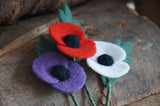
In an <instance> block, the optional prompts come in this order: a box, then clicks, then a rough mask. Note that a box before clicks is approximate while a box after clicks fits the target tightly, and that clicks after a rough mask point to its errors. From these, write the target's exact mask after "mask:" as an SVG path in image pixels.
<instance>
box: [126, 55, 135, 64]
mask: <svg viewBox="0 0 160 106" xmlns="http://www.w3.org/2000/svg"><path fill="white" fill-rule="evenodd" d="M132 60H133V59H132V58H131V57H129V56H127V57H126V59H125V60H124V62H126V63H128V64H131V63H132Z"/></svg>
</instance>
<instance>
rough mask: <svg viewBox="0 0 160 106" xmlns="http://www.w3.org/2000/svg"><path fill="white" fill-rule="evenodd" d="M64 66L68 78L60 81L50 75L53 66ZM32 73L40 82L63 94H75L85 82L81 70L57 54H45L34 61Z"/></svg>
mask: <svg viewBox="0 0 160 106" xmlns="http://www.w3.org/2000/svg"><path fill="white" fill-rule="evenodd" d="M57 65H61V66H64V67H65V68H66V69H67V70H69V72H70V78H69V79H68V80H66V81H60V80H58V79H57V78H55V77H53V76H52V75H51V71H52V68H53V67H54V66H57ZM32 69H33V72H34V73H35V74H36V76H37V77H39V78H40V79H41V80H43V81H45V82H47V83H48V84H51V86H52V87H53V88H55V89H57V90H58V91H60V92H63V93H67V94H70V93H75V92H77V91H78V90H80V89H81V88H82V87H83V86H84V84H85V81H86V73H85V72H84V70H83V68H82V67H81V66H80V65H78V64H77V63H75V62H72V61H68V60H66V59H65V58H64V57H63V56H62V55H60V54H59V53H57V52H46V53H45V54H42V55H41V56H39V57H38V58H37V59H35V60H34V62H33V65H32Z"/></svg>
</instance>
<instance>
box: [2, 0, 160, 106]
mask: <svg viewBox="0 0 160 106" xmlns="http://www.w3.org/2000/svg"><path fill="white" fill-rule="evenodd" d="M47 17H50V18H49V19H51V17H53V20H50V21H49V22H47V23H44V24H42V23H43V21H42V20H44V19H42V18H41V19H42V20H41V19H39V20H40V21H42V23H41V25H39V26H37V27H35V28H34V29H33V30H31V29H30V32H28V31H27V33H26V32H25V31H24V34H23V35H22V36H20V35H19V33H22V32H21V29H20V31H18V30H17V31H16V32H14V35H16V34H17V35H19V36H20V37H19V38H17V39H14V38H8V40H10V39H12V40H14V41H13V42H10V43H9V44H8V45H6V44H4V43H5V42H4V43H3V42H2V45H6V46H5V47H2V49H1V50H0V54H1V55H0V60H1V62H0V105H2V106H6V105H9V106H13V105H15V106H16V105H19V106H21V105H26V106H28V105H31V106H33V105H36V106H43V105H47V106H53V105H56V106H60V105H64V104H65V105H66V106H69V105H71V106H73V105H74V104H73V102H72V99H71V97H69V96H67V95H65V94H62V93H59V92H58V91H56V90H54V89H52V88H51V87H50V86H49V85H48V84H46V83H44V82H42V81H41V80H39V79H38V78H37V77H36V76H35V75H34V74H33V73H32V69H31V66H32V61H33V60H34V59H35V58H36V57H37V54H36V51H35V48H34V47H35V45H36V44H37V43H38V36H39V35H40V34H41V33H47V30H46V29H48V26H49V25H50V24H53V23H54V22H55V20H56V17H55V16H53V15H51V16H47ZM75 18H76V19H78V20H79V21H80V22H81V24H82V25H83V26H84V27H85V28H86V29H87V30H86V32H87V33H88V35H89V37H90V38H92V39H94V40H104V41H109V42H113V41H114V40H116V39H117V38H119V39H121V40H122V41H132V43H133V52H132V53H131V57H132V58H133V63H132V65H131V70H130V72H129V73H128V74H127V75H125V76H123V77H122V78H120V79H119V80H118V81H117V83H116V84H115V85H113V87H112V96H111V97H112V102H114V103H113V104H115V105H116V106H122V105H126V104H129V103H131V102H134V101H136V100H139V99H142V98H144V97H147V96H149V95H151V94H156V93H159V92H160V84H159V83H160V70H159V69H160V66H159V59H160V54H159V52H160V48H159V46H158V45H159V44H160V37H159V35H160V30H159V29H158V27H157V26H155V25H154V24H153V23H151V22H150V21H149V20H148V19H145V18H143V17H140V16H136V15H135V14H133V13H132V12H131V11H129V10H128V9H127V8H126V7H125V5H124V4H121V3H119V2H117V1H114V0H111V1H109V0H98V1H94V2H92V3H91V4H90V6H89V7H88V8H87V9H86V10H85V11H84V12H83V13H81V14H78V15H77V16H75ZM29 22H30V21H28V23H27V22H26V24H25V25H26V26H27V25H28V24H30V23H29ZM31 22H32V24H34V23H36V22H34V21H33V20H32V21H31ZM25 25H24V26H25ZM36 25H37V24H36ZM20 26H21V25H20ZM20 26H18V28H21V27H22V26H21V27H20ZM12 27H14V26H12ZM5 28H6V29H7V27H5ZM5 28H4V29H5ZM18 28H17V29H18ZM2 29H3V28H2ZM10 29H11V27H10ZM27 30H29V29H27ZM11 31H13V30H12V29H11ZM1 32H2V31H1ZM4 33H5V34H6V36H8V37H9V34H10V33H9V32H8V35H7V32H4ZM45 36H46V37H49V36H48V34H45ZM6 41H7V40H6ZM0 44H1V43H0ZM5 48H7V49H5ZM80 64H81V65H82V66H83V67H84V69H85V71H86V73H87V84H88V86H89V89H90V91H91V93H92V95H93V99H94V100H95V102H96V104H97V106H101V105H103V101H102V100H103V99H102V98H104V97H105V96H106V88H105V87H104V86H103V85H102V82H101V80H100V78H99V75H98V74H96V73H95V72H93V71H92V70H91V69H90V68H89V67H87V65H86V64H85V61H82V62H81V63H80ZM75 95H76V97H77V99H78V101H79V103H80V105H81V106H88V105H90V102H89V100H88V97H87V95H86V92H85V91H84V90H83V89H82V90H80V91H79V92H77V93H76V94H75ZM130 105H132V104H130ZM132 106H133V105H132ZM153 106H154V105H153Z"/></svg>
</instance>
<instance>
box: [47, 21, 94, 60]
mask: <svg viewBox="0 0 160 106" xmlns="http://www.w3.org/2000/svg"><path fill="white" fill-rule="evenodd" d="M49 32H50V34H51V37H52V38H53V39H54V40H55V41H56V42H57V47H58V49H59V50H60V51H61V52H63V53H64V54H66V55H68V56H70V57H74V58H79V59H84V58H88V57H92V56H94V54H95V53H96V46H95V43H94V41H93V40H91V39H86V38H85V33H84V31H83V30H82V29H81V28H79V27H78V26H77V25H75V24H72V23H66V22H61V23H57V24H54V25H51V26H50V28H49ZM68 35H74V36H76V37H78V40H79V43H80V46H79V47H77V48H73V47H69V46H68V45H67V44H66V43H65V42H64V38H65V37H67V36H68ZM72 41H73V40H72ZM71 43H72V42H71Z"/></svg>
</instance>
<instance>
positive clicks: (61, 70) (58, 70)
mask: <svg viewBox="0 0 160 106" xmlns="http://www.w3.org/2000/svg"><path fill="white" fill-rule="evenodd" d="M51 75H52V76H53V77H56V78H57V79H58V80H60V81H65V80H67V79H69V78H70V77H71V75H70V72H69V70H67V69H66V68H65V67H64V66H61V65H57V66H54V67H53V68H52V71H51Z"/></svg>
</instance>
